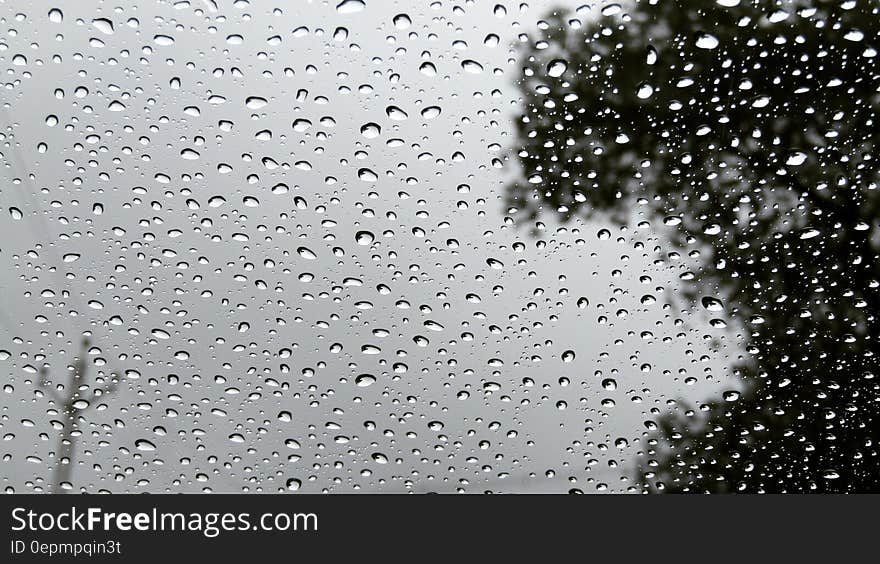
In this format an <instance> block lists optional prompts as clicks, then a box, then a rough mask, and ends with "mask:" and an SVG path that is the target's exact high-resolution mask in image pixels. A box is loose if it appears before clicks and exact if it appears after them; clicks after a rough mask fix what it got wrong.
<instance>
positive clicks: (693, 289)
mask: <svg viewBox="0 0 880 564" xmlns="http://www.w3.org/2000/svg"><path fill="white" fill-rule="evenodd" d="M539 28H540V30H541V31H540V37H537V38H531V41H530V43H529V45H530V46H531V47H530V48H529V49H528V50H527V52H524V53H523V54H522V55H521V59H520V63H521V67H522V72H523V76H522V79H521V81H520V82H519V87H520V89H521V94H522V101H523V106H522V107H523V108H524V109H523V112H522V115H521V116H520V120H519V122H518V123H517V130H518V131H517V133H518V142H519V144H518V145H517V149H518V150H519V152H518V155H519V163H520V167H521V169H522V180H518V181H516V182H513V183H512V184H511V185H510V186H509V187H508V192H507V196H508V204H509V205H510V206H511V207H514V208H517V209H518V213H521V214H525V215H526V216H528V217H530V218H533V219H534V218H537V217H538V216H539V215H540V214H541V213H543V212H544V211H545V210H550V211H551V212H552V213H555V214H557V215H558V216H560V217H562V218H563V219H566V220H567V219H570V218H572V217H574V216H579V217H584V218H590V217H594V216H599V217H605V218H606V219H608V218H610V219H613V220H615V221H619V222H625V221H627V220H628V219H629V218H631V217H632V214H633V213H636V214H639V215H641V216H643V217H642V218H641V220H644V218H645V217H648V218H649V219H650V218H653V221H654V222H655V224H657V225H659V224H661V223H662V224H665V226H668V227H664V228H663V229H664V231H668V232H669V233H668V234H669V236H670V238H671V242H672V243H671V244H673V245H675V246H677V247H680V248H681V249H685V250H686V251H687V252H689V253H694V252H696V253H699V254H700V256H701V257H702V263H703V266H702V268H701V269H700V271H699V272H698V273H696V274H695V275H694V278H693V280H692V281H690V282H686V283H685V284H686V285H687V288H688V290H687V294H686V298H687V299H688V300H689V301H690V302H691V303H692V304H693V306H694V307H695V308H699V307H700V306H701V304H702V306H704V307H706V309H709V310H715V309H717V308H718V307H719V305H720V303H723V304H725V305H724V309H725V313H724V314H723V315H722V314H717V316H718V317H725V319H726V321H728V322H730V321H731V320H732V321H734V322H735V323H736V324H738V326H739V327H742V333H741V334H742V337H743V339H742V340H743V343H742V345H743V347H742V348H743V350H744V351H745V352H744V354H743V355H742V356H741V357H739V358H736V359H733V360H731V368H732V371H733V373H734V374H735V375H736V376H737V377H738V379H739V381H740V384H739V386H731V389H734V388H736V389H740V390H742V394H736V393H729V394H725V396H724V397H723V398H718V400H717V401H710V402H707V403H706V404H705V405H702V406H700V407H699V408H695V409H693V410H689V409H688V408H687V406H681V405H680V406H679V407H677V408H676V409H675V410H674V411H671V412H670V413H668V414H666V415H663V416H662V417H661V418H660V420H659V421H657V429H656V431H654V432H653V433H651V434H650V435H648V436H647V438H646V440H645V442H644V446H645V450H644V451H643V452H641V453H640V455H639V456H640V458H639V464H640V470H639V483H640V485H641V487H642V488H643V489H644V490H645V491H677V492H681V491H685V492H733V491H745V492H809V491H816V492H851V491H859V492H865V491H880V454H878V450H880V449H878V445H877V441H878V440H880V424H878V411H880V383H878V380H877V375H878V374H877V372H878V371H877V357H878V354H880V346H878V338H880V332H878V318H877V316H878V315H880V282H878V280H880V263H878V260H877V248H878V238H880V235H878V206H880V195H878V186H877V180H878V163H880V161H878V154H877V149H878V142H880V123H878V121H877V119H878V109H880V64H878V61H880V54H878V51H877V50H878V48H880V3H878V2H876V1H875V0H832V1H826V0H812V1H776V0H773V1H771V0H641V1H639V2H634V3H631V4H628V3H622V4H610V3H607V4H606V5H605V7H604V8H602V9H601V14H600V13H595V12H594V13H592V14H587V13H586V9H584V10H583V11H582V13H578V14H569V13H565V12H563V11H555V12H552V13H551V14H549V15H548V17H547V18H546V19H545V20H544V21H543V22H541V24H540V25H539ZM657 229H658V230H659V229H660V227H657ZM686 278H689V276H688V277H686ZM719 301H720V303H719Z"/></svg>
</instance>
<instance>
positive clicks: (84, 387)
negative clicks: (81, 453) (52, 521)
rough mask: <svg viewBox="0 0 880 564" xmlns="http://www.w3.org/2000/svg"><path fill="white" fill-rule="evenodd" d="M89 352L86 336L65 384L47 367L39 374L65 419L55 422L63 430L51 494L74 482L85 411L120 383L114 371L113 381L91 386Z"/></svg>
mask: <svg viewBox="0 0 880 564" xmlns="http://www.w3.org/2000/svg"><path fill="white" fill-rule="evenodd" d="M88 354H89V340H88V339H83V342H82V351H81V352H80V355H79V358H78V359H77V361H76V364H75V365H74V366H73V371H72V372H71V374H70V380H69V381H68V383H67V384H66V385H60V384H55V385H53V384H52V382H51V381H50V380H49V373H48V371H47V370H46V369H45V368H44V369H43V370H42V371H41V373H40V387H41V388H42V389H43V390H44V391H45V392H46V393H47V394H48V395H49V397H50V398H52V400H53V401H54V402H55V404H57V405H58V406H59V408H58V413H59V415H60V416H61V417H62V418H63V421H60V422H57V425H56V426H58V427H59V428H60V430H61V433H60V435H59V436H58V448H57V449H56V452H55V468H54V475H53V477H52V493H65V492H66V491H67V490H70V489H72V488H73V483H72V481H71V477H72V474H73V460H74V458H75V456H76V442H77V439H78V438H79V437H80V435H81V434H82V432H81V431H80V424H81V423H84V418H83V414H84V413H85V412H86V410H88V409H89V408H91V407H94V406H95V403H96V401H97V400H98V399H99V398H102V397H104V396H106V395H108V394H111V393H113V392H114V391H115V390H116V387H117V385H118V384H119V379H118V376H117V375H115V374H112V375H111V376H110V381H109V382H106V384H105V385H104V386H95V385H90V384H89V383H88V382H87V379H86V372H87V370H88V364H87V362H86V361H87V357H88Z"/></svg>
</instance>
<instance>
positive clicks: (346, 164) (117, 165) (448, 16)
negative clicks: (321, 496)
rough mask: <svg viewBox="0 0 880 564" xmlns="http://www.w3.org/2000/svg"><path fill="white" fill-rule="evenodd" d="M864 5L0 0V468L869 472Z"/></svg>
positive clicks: (711, 487) (182, 472) (383, 483)
mask: <svg viewBox="0 0 880 564" xmlns="http://www.w3.org/2000/svg"><path fill="white" fill-rule="evenodd" d="M56 4H57V6H56ZM878 22H880V5H878V3H877V2H875V1H873V0H842V1H841V0H831V1H826V0H803V1H779V2H771V1H766V0H754V1H753V0H644V1H640V2H619V3H615V2H595V3H590V4H583V3H582V2H569V3H562V4H559V3H555V2H553V3H550V2H482V1H464V0H462V1H458V2H454V1H453V2H449V1H446V0H442V1H439V0H438V1H433V2H431V1H428V2H412V1H408V2H402V1H401V2H378V1H373V0H366V1H361V0H344V1H342V2H336V1H335V0H334V1H331V2H326V1H318V0H315V1H312V2H305V1H303V2H290V3H288V2H284V3H282V2H269V1H265V2H264V1H257V0H252V1H248V0H235V1H220V0H216V1H215V0H182V1H176V2H175V1H166V2H147V1H136V2H134V1H133V2H124V3H118V4H112V3H106V2H96V1H81V2H76V3H55V4H53V3H51V2H50V3H47V4H43V3H33V4H25V3H13V2H4V3H0V24H2V25H0V70H2V72H3V78H2V85H3V90H2V93H0V101H2V111H0V164H2V169H3V178H2V184H0V265H2V274H0V287H2V289H3V292H2V294H0V370H2V373H3V377H4V384H3V386H4V388H3V394H2V412H0V432H2V436H3V439H4V440H3V442H2V447H0V453H2V457H3V465H2V470H0V480H2V483H3V487H4V488H5V490H6V491H9V492H13V491H14V492H47V491H70V492H80V491H83V492H243V493H245V492H278V491H296V492H355V491H361V492H395V493H404V492H468V493H478V492H486V491H492V492H558V493H566V492H575V493H579V492H583V493H596V492H613V493H626V492H629V493H637V492H663V491H699V492H703V491H710V492H735V491H743V492H811V491H815V492H847V491H877V490H878V489H880V454H878V446H877V439H876V436H877V433H876V432H875V430H876V429H878V428H880V427H878V423H877V412H878V409H880V407H878V400H880V389H878V381H877V379H876V376H875V374H876V372H877V353H878V352H880V351H878V345H877V344H876V343H877V335H878V332H877V325H876V320H877V313H878V312H880V289H878V287H880V282H878V280H880V272H878V271H880V266H878V261H877V249H878V238H877V224H878V221H877V206H878V204H880V199H878V195H877V181H878V166H877V156H876V151H875V148H876V146H877V142H878V136H880V128H878V124H877V122H876V120H877V113H878V109H880V64H878V55H877V49H878V47H880V39H878V32H880V23H878Z"/></svg>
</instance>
